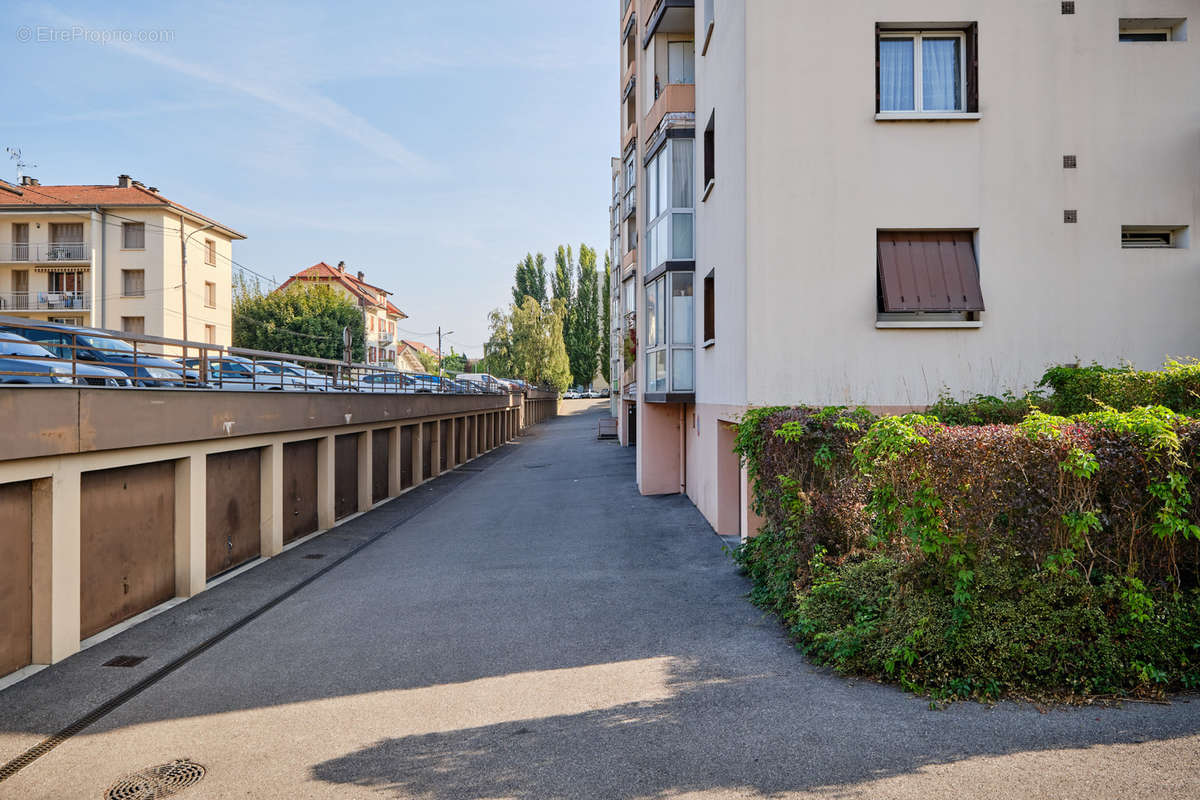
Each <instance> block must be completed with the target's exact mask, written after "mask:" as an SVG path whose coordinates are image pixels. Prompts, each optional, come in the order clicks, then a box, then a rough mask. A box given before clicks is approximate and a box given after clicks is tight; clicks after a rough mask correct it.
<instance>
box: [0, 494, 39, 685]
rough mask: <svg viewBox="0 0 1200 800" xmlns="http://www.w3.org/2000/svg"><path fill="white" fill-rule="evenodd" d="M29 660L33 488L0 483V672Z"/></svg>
mask: <svg viewBox="0 0 1200 800" xmlns="http://www.w3.org/2000/svg"><path fill="white" fill-rule="evenodd" d="M32 661H33V488H32V484H30V482H29V481H23V482H21V483H6V484H4V485H3V486H0V675H7V674H8V673H10V672H12V671H13V670H15V669H20V668H21V667H24V666H27V665H28V664H30V663H31V662H32Z"/></svg>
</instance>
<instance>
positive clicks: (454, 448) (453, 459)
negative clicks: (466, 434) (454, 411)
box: [444, 417, 458, 469]
mask: <svg viewBox="0 0 1200 800" xmlns="http://www.w3.org/2000/svg"><path fill="white" fill-rule="evenodd" d="M447 422H449V423H450V424H449V425H447V426H446V427H447V429H448V431H447V432H448V433H449V434H450V442H449V444H447V445H446V463H445V465H444V468H445V469H453V468H454V465H455V464H456V463H457V462H458V420H457V419H455V418H454V417H451V418H450V419H449V420H447Z"/></svg>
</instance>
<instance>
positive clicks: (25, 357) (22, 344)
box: [0, 331, 130, 386]
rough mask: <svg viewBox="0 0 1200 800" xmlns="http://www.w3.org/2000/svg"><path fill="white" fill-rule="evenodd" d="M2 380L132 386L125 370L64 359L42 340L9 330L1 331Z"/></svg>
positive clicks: (0, 361) (16, 382) (10, 381)
mask: <svg viewBox="0 0 1200 800" xmlns="http://www.w3.org/2000/svg"><path fill="white" fill-rule="evenodd" d="M0 383H3V384H8V385H13V384H36V383H49V384H68V385H70V384H74V385H80V386H129V385H130V381H129V376H128V375H126V374H125V373H124V372H121V371H120V370H115V369H109V368H107V367H96V366H93V365H91V364H80V363H78V362H77V363H76V364H75V365H74V368H72V366H71V362H70V361H60V360H58V359H56V358H55V357H54V354H53V353H51V352H50V351H49V350H47V349H46V348H44V347H42V346H41V345H40V344H35V343H34V342H31V341H29V340H28V339H26V338H25V337H24V336H20V335H18V334H15V333H10V332H8V331H0Z"/></svg>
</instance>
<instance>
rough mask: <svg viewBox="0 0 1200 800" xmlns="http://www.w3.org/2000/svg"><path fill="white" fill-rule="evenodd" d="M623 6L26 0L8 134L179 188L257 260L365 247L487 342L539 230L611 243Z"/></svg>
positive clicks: (416, 329) (46, 162)
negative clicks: (490, 324)
mask: <svg viewBox="0 0 1200 800" xmlns="http://www.w3.org/2000/svg"><path fill="white" fill-rule="evenodd" d="M616 6H617V4H616V2H615V0H613V1H611V2H607V1H603V0H602V1H600V2H597V0H573V1H572V2H566V3H548V2H545V1H544V0H489V1H487V2H482V1H480V0H476V1H475V2H471V1H470V0H459V1H458V2H454V3H443V2H439V1H438V0H423V1H422V2H417V1H416V0H400V1H399V2H393V3H378V4H371V3H355V2H337V3H322V4H317V3H278V4H276V3H263V2H256V3H253V4H248V3H204V2H197V3H188V4H178V5H176V4H168V3H162V2H157V3H132V2H124V3H120V4H116V3H112V4H110V3H94V2H90V3H69V2H61V3H49V4H44V3H31V4H22V3H9V2H5V3H4V7H5V11H6V13H5V14H4V27H6V28H7V30H0V36H3V37H6V38H7V41H5V42H4V43H3V45H0V68H2V70H3V74H4V75H5V80H4V81H3V82H2V87H3V88H0V100H2V101H3V107H4V108H5V109H6V112H5V113H4V114H3V115H2V116H0V144H3V145H4V146H10V147H20V148H21V149H22V151H23V153H24V156H25V160H26V161H27V162H29V163H31V164H36V165H37V167H36V168H34V167H29V168H27V170H26V172H27V173H29V174H32V175H34V176H35V177H37V178H38V179H39V180H41V181H42V183H46V184H54V183H84V184H88V183H113V182H115V180H116V176H117V175H118V174H120V173H123V172H124V173H129V174H130V175H132V176H133V177H134V178H135V179H138V180H142V181H144V182H145V183H147V184H148V185H152V186H157V187H158V188H159V189H160V190H161V191H162V192H163V194H165V195H166V196H167V197H170V198H171V199H173V200H176V201H177V202H180V203H183V204H184V205H188V206H190V207H192V208H195V209H196V210H198V211H200V212H202V213H204V214H207V215H209V216H211V217H214V218H216V219H218V220H220V221H221V222H223V223H225V224H228V225H230V226H232V227H234V228H236V229H238V230H240V231H242V232H243V233H245V234H247V236H248V237H249V238H248V239H247V240H246V241H245V242H239V243H237V244H235V247H234V258H235V260H237V261H239V262H241V263H242V264H245V265H246V266H247V267H250V268H251V269H254V270H256V271H258V272H261V273H265V274H267V275H275V276H278V277H279V278H280V279H282V278H283V277H285V276H286V275H288V274H291V273H292V272H295V271H296V270H298V269H301V268H303V267H306V266H309V265H311V264H314V263H316V262H318V261H327V262H329V263H331V264H336V263H337V262H338V261H339V260H344V261H345V262H346V263H347V265H348V267H349V268H350V269H353V270H359V269H361V270H364V271H365V272H366V273H367V280H369V281H371V282H373V283H376V284H378V285H381V286H383V287H384V288H387V289H391V290H393V291H394V292H395V298H394V300H395V302H396V304H397V305H398V306H399V307H400V308H401V309H402V310H403V311H405V312H406V313H407V314H408V315H409V319H408V320H405V321H404V322H402V323H401V325H402V327H403V328H404V329H405V330H406V331H409V332H413V333H416V334H424V333H426V332H428V331H432V330H434V329H435V328H436V327H437V326H438V325H439V324H440V325H442V326H443V327H444V328H446V329H448V330H454V331H455V333H454V334H453V335H452V336H450V337H449V341H451V342H453V343H454V344H455V345H456V346H458V349H459V350H463V349H464V348H465V349H466V350H467V352H469V353H471V354H472V355H478V354H479V352H480V350H481V347H480V345H481V343H482V342H483V340H484V339H486V338H487V313H488V312H489V311H490V310H491V309H493V308H495V307H497V306H500V305H502V304H504V303H505V302H507V301H508V300H510V299H511V296H510V294H509V287H510V286H511V285H512V277H513V267H514V265H515V264H516V262H517V260H518V259H519V258H521V257H522V256H523V255H524V254H525V252H526V251H537V250H542V251H543V252H545V253H546V254H547V256H548V257H550V256H552V252H553V249H554V248H555V247H556V246H557V245H558V244H559V243H564V244H566V243H570V244H573V245H574V246H575V247H576V249H577V248H578V246H579V243H580V242H584V243H587V244H588V245H590V246H592V247H595V248H596V249H597V251H599V252H600V253H601V258H603V251H604V250H605V249H606V248H607V246H608V234H607V214H608V209H607V202H608V196H609V193H610V168H609V158H610V156H612V155H613V151H614V150H615V149H616V147H617V143H618V140H617V137H618V131H617V122H616V104H615V99H614V98H615V97H616V91H617V87H616V84H617V80H618V77H617V75H616V70H617V66H616V55H615V48H614V42H615V38H614V37H615V34H616V27H617V19H616V15H617V8H616ZM109 31H129V32H131V33H130V34H129V35H131V36H138V35H139V32H142V31H148V32H150V33H147V34H145V36H146V37H147V38H149V39H151V40H148V41H114V40H113V36H112V35H111V34H108V33H107V32H109ZM157 31H167V32H168V36H167V37H166V38H169V41H152V39H154V38H155V37H156V36H157V38H159V39H162V38H164V37H162V36H161V35H158V34H156V33H155V32H157ZM124 35H125V34H121V36H124ZM105 36H107V37H108V38H109V39H110V41H108V42H107V43H105V42H102V41H95V40H96V39H100V38H103V37H105ZM22 37H26V38H31V41H27V42H26V41H21V40H20V39H21V38H22ZM54 37H62V38H65V39H66V40H65V41H53V40H51V39H53V38H54ZM89 39H90V41H89ZM0 170H3V172H2V173H0V174H2V176H3V177H4V178H5V179H7V180H13V179H14V178H15V175H16V171H15V167H14V165H13V163H12V162H8V163H4V164H0ZM405 336H406V338H423V339H426V340H429V339H431V338H435V337H429V336H410V334H408V333H406V334H405Z"/></svg>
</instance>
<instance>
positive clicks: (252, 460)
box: [205, 450, 261, 578]
mask: <svg viewBox="0 0 1200 800" xmlns="http://www.w3.org/2000/svg"><path fill="white" fill-rule="evenodd" d="M259 470H260V466H259V451H258V450H238V451H236V452H233V453H214V454H213V455H210V456H209V457H208V466H207V468H206V470H205V473H206V475H207V481H208V487H207V508H208V511H207V522H206V526H207V541H208V545H207V550H208V557H207V560H206V561H207V563H206V575H207V576H208V577H209V578H211V577H213V576H214V575H217V574H219V573H222V572H224V571H225V570H227V569H232V568H234V567H236V566H238V565H239V564H244V563H246V562H247V561H250V560H252V559H255V558H258V556H259V553H260V552H261V551H260V549H259V543H260V539H259V527H260V518H259V503H260V501H261V498H260V495H259V486H260V484H261V473H260V471H259Z"/></svg>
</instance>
